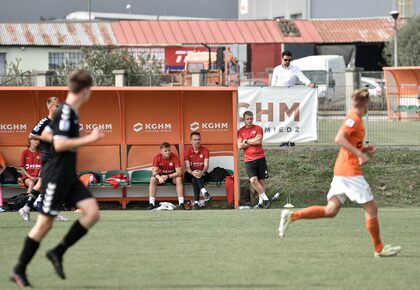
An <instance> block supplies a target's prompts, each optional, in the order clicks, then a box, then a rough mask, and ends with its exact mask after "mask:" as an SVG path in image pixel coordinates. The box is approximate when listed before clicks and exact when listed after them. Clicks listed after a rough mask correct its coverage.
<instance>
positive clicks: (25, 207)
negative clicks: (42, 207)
mask: <svg viewBox="0 0 420 290" xmlns="http://www.w3.org/2000/svg"><path fill="white" fill-rule="evenodd" d="M34 205H35V203H34ZM23 210H24V211H30V210H31V209H30V208H29V206H27V205H26V204H25V206H24V207H23Z"/></svg>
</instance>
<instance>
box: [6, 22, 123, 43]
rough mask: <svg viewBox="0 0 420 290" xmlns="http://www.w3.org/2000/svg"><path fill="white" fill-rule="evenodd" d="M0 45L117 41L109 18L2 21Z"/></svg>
mask: <svg viewBox="0 0 420 290" xmlns="http://www.w3.org/2000/svg"><path fill="white" fill-rule="evenodd" d="M0 45H3V46H7V45H10V46H12V45H25V46H78V47H80V46H93V45H117V41H116V38H115V36H114V33H113V31H112V28H111V24H110V23H108V22H91V23H89V22H65V23H63V22H48V23H0Z"/></svg>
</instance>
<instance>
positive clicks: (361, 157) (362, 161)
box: [357, 152, 369, 165]
mask: <svg viewBox="0 0 420 290" xmlns="http://www.w3.org/2000/svg"><path fill="white" fill-rule="evenodd" d="M357 158H358V159H359V164H360V165H362V164H365V163H366V162H368V161H369V157H368V156H367V155H366V154H365V153H362V152H360V154H359V155H358V156H357Z"/></svg>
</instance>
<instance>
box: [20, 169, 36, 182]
mask: <svg viewBox="0 0 420 290" xmlns="http://www.w3.org/2000/svg"><path fill="white" fill-rule="evenodd" d="M19 169H20V171H21V172H22V173H23V174H24V175H26V176H28V178H29V179H30V180H33V179H34V178H35V177H33V176H32V175H30V174H29V173H28V171H26V169H25V167H24V166H20V167H19Z"/></svg>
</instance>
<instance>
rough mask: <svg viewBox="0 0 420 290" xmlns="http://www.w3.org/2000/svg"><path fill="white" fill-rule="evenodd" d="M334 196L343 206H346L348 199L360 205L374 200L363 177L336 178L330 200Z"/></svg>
mask: <svg viewBox="0 0 420 290" xmlns="http://www.w3.org/2000/svg"><path fill="white" fill-rule="evenodd" d="M333 196H336V197H337V198H338V199H339V200H340V202H341V204H344V202H345V201H346V200H347V198H348V199H350V200H351V201H353V202H356V203H358V204H364V203H367V202H369V201H371V200H373V194H372V191H371V190H370V186H369V184H368V183H367V182H366V179H365V178H364V177H363V176H362V175H358V176H334V178H333V180H332V182H331V188H330V191H329V192H328V200H329V199H330V198H331V197H333Z"/></svg>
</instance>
